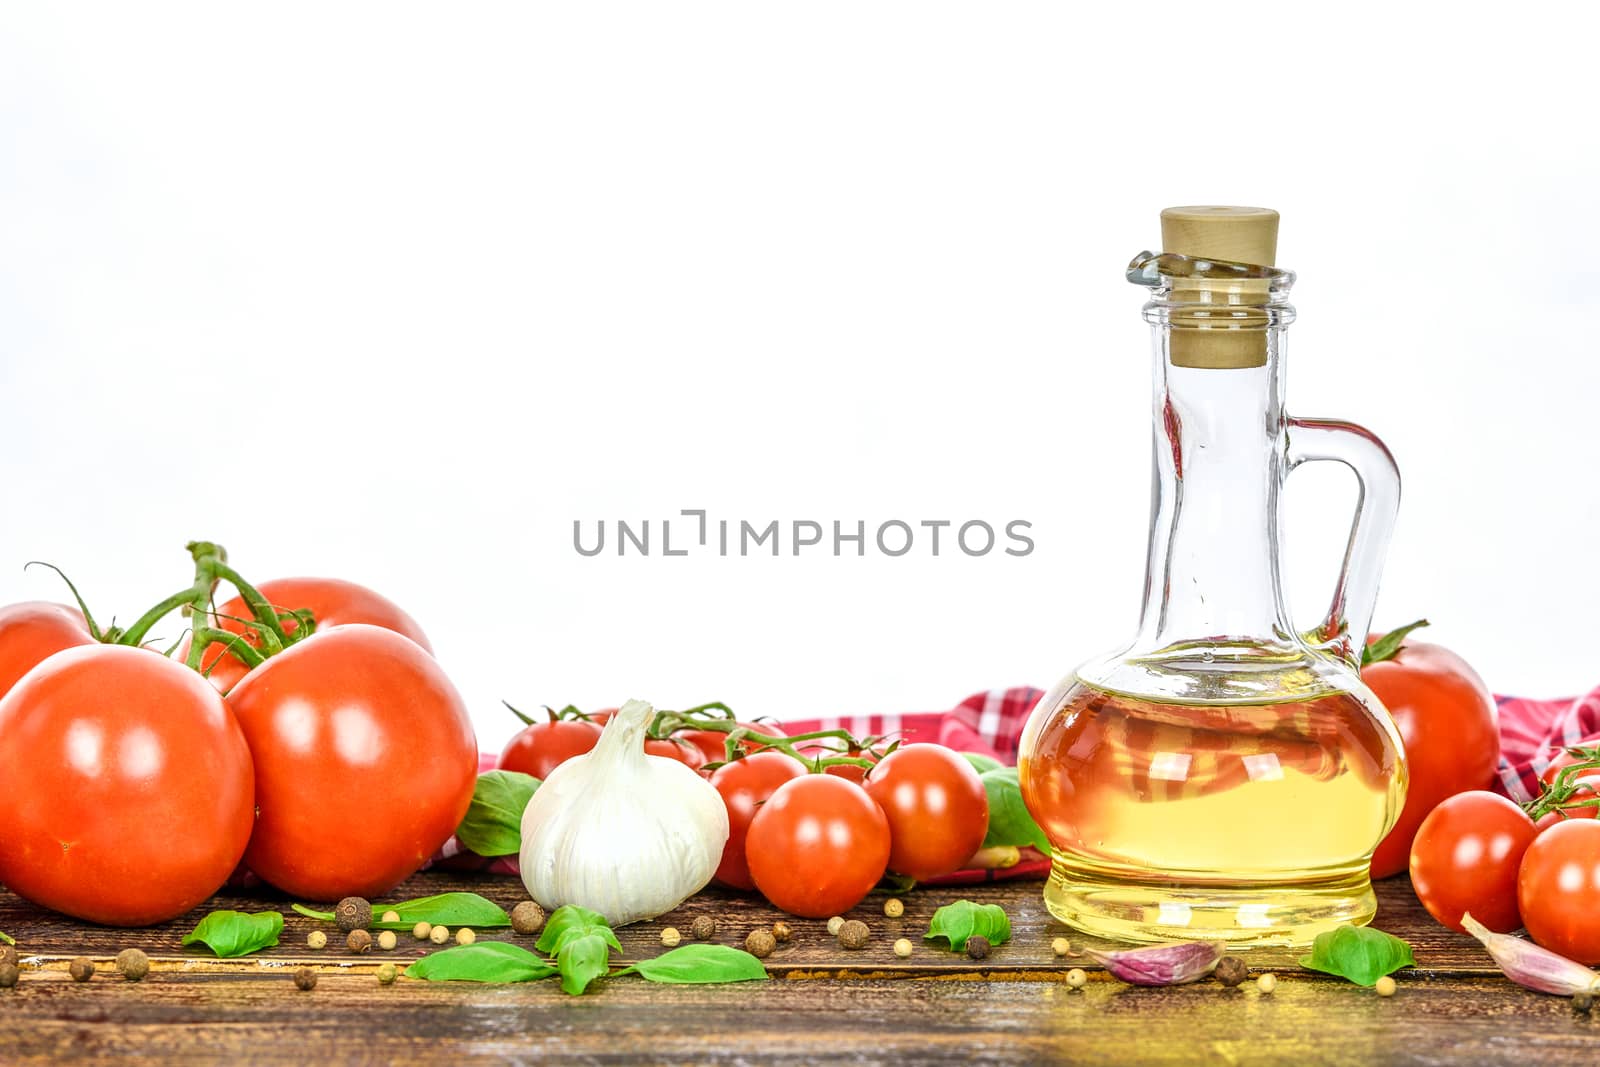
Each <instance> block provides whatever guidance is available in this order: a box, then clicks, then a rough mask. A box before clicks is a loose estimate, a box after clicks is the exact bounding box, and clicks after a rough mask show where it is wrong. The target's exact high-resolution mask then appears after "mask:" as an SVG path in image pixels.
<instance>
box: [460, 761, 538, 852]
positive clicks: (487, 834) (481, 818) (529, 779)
mask: <svg viewBox="0 0 1600 1067" xmlns="http://www.w3.org/2000/svg"><path fill="white" fill-rule="evenodd" d="M538 788H539V779H537V778H535V777H533V776H532V775H529V774H521V773H519V772H517V771H485V772H483V773H482V774H480V775H478V783H477V785H475V786H474V787H473V789H472V805H471V806H470V807H468V808H467V813H466V815H464V816H462V818H461V825H460V826H458V827H456V837H458V838H460V839H461V843H462V844H463V845H465V846H467V847H468V848H470V849H471V850H472V851H474V852H476V853H477V854H478V855H480V856H510V855H514V854H515V853H517V852H518V851H520V850H521V848H522V811H523V809H524V808H526V807H527V806H528V800H529V798H531V797H532V796H533V794H534V790H536V789H538Z"/></svg>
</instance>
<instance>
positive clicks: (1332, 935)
mask: <svg viewBox="0 0 1600 1067" xmlns="http://www.w3.org/2000/svg"><path fill="white" fill-rule="evenodd" d="M1416 965H1417V961H1416V959H1415V958H1414V957H1413V956H1412V955H1411V946H1410V945H1408V944H1406V943H1405V942H1404V941H1402V940H1400V939H1399V938H1398V937H1395V936H1394V935H1393V934H1386V933H1384V932H1383V931H1382V930H1374V929H1372V928H1371V927H1369V926H1340V927H1338V928H1336V929H1333V930H1327V931H1324V932H1323V933H1320V934H1318V935H1317V939H1316V941H1314V942H1313V943H1312V945H1311V954H1310V955H1307V956H1302V957H1300V966H1302V967H1304V968H1306V969H1307V970H1312V971H1322V972H1323V973H1324V974H1336V975H1338V976H1339V977H1340V978H1348V979H1349V980H1350V981H1352V982H1354V983H1355V984H1356V985H1364V986H1370V985H1375V984H1376V983H1377V981H1378V979H1380V978H1382V977H1383V976H1384V975H1386V974H1391V973H1393V972H1394V971H1398V970H1399V969H1400V968H1402V967H1415V966H1416Z"/></svg>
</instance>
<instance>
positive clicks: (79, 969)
mask: <svg viewBox="0 0 1600 1067" xmlns="http://www.w3.org/2000/svg"><path fill="white" fill-rule="evenodd" d="M67 973H68V974H70V975H72V980H73V981H74V982H87V981H88V980H89V979H91V978H93V977H94V960H91V959H90V958H89V957H88V956H79V957H78V958H77V959H75V960H73V961H72V962H71V963H69V964H67Z"/></svg>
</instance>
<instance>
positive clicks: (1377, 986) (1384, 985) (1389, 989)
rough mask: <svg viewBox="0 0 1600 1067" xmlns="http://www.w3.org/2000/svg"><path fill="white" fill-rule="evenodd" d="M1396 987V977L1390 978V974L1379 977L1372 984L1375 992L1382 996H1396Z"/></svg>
mask: <svg viewBox="0 0 1600 1067" xmlns="http://www.w3.org/2000/svg"><path fill="white" fill-rule="evenodd" d="M1395 988H1396V987H1395V984H1394V979H1393V978H1390V977H1389V976H1388V975H1384V976H1383V977H1382V978H1380V979H1378V980H1377V981H1376V982H1375V983H1373V986H1372V989H1373V992H1375V993H1377V994H1378V996H1380V997H1392V996H1394V992H1395Z"/></svg>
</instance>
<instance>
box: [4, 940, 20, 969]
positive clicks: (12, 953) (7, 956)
mask: <svg viewBox="0 0 1600 1067" xmlns="http://www.w3.org/2000/svg"><path fill="white" fill-rule="evenodd" d="M0 963H9V964H11V966H13V967H15V966H16V965H17V949H16V946H14V945H0Z"/></svg>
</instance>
